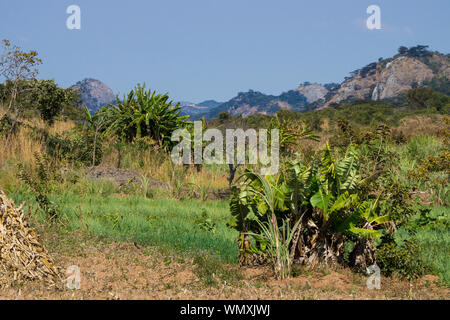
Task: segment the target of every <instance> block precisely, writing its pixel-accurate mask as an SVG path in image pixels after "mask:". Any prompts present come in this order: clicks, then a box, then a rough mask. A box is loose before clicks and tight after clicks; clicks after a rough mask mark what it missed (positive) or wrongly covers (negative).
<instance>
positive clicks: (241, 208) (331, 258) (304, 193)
mask: <svg viewBox="0 0 450 320" xmlns="http://www.w3.org/2000/svg"><path fill="white" fill-rule="evenodd" d="M359 170H360V162H359V154H358V152H357V150H356V149H355V148H354V146H349V148H348V149H347V150H346V152H345V154H344V155H343V156H342V157H341V158H339V159H338V158H336V157H335V155H334V152H333V150H332V149H331V148H330V146H329V144H326V147H325V150H324V151H323V153H322V155H321V157H320V159H317V160H316V161H313V162H312V164H310V165H308V166H306V165H304V164H303V163H302V162H301V160H296V161H294V162H291V163H289V164H288V165H287V167H286V169H285V170H284V171H283V172H282V173H281V174H279V175H278V176H271V175H267V176H265V177H262V176H260V175H258V174H257V173H255V172H252V171H249V170H247V171H246V172H245V173H244V174H243V175H242V176H241V177H240V181H241V183H240V186H239V187H238V186H234V187H233V189H232V197H231V201H230V208H231V214H232V218H231V220H230V222H229V225H230V226H232V227H234V228H236V229H237V230H238V231H239V232H240V233H241V236H240V240H241V241H239V244H240V258H241V262H243V263H245V261H244V260H245V257H246V256H247V255H249V254H253V255H254V254H264V253H265V252H266V251H267V247H268V245H269V244H268V242H270V239H268V237H265V236H264V234H267V229H268V225H269V224H271V223H272V225H273V226H275V228H276V229H280V230H281V229H283V230H285V228H286V222H287V223H288V225H289V226H290V227H292V232H291V231H290V232H282V233H280V235H282V234H289V237H288V238H286V239H284V240H285V241H288V242H289V243H288V245H289V248H290V255H289V259H290V260H291V262H292V261H293V260H298V261H299V262H301V263H305V264H310V265H315V264H321V263H322V262H324V263H326V264H329V263H330V262H343V250H344V242H345V240H346V239H349V238H352V239H359V240H361V243H365V244H367V245H370V244H371V242H372V241H373V240H375V239H377V238H379V237H380V236H382V228H383V226H384V224H386V223H388V222H389V221H390V216H389V215H384V214H381V213H380V209H379V206H378V199H377V198H369V197H367V196H366V197H364V196H363V195H362V194H361V193H360V192H359V187H360V186H361V185H362V184H363V183H364V180H363V179H362V177H361V176H360V174H359ZM274 223H275V224H276V225H275V224H274ZM278 226H281V227H278ZM271 228H272V226H271ZM272 229H273V228H272ZM279 241H283V239H281V240H279ZM285 244H286V243H285ZM356 247H357V246H355V249H356ZM363 251H364V250H363ZM366 251H367V250H366ZM369 251H370V250H369ZM242 257H244V258H242ZM277 263H278V264H279V262H277Z"/></svg>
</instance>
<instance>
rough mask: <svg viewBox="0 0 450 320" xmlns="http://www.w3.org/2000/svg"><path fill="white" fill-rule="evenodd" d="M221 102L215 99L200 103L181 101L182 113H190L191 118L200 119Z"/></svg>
mask: <svg viewBox="0 0 450 320" xmlns="http://www.w3.org/2000/svg"><path fill="white" fill-rule="evenodd" d="M221 104H222V102H217V101H215V100H207V101H203V102H200V103H198V104H195V103H192V102H187V101H180V106H181V109H182V111H181V114H182V115H190V119H191V120H198V119H200V118H201V117H202V116H203V115H204V114H206V113H208V111H209V110H211V109H213V108H216V107H218V106H220V105H221Z"/></svg>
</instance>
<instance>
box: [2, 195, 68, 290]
mask: <svg viewBox="0 0 450 320" xmlns="http://www.w3.org/2000/svg"><path fill="white" fill-rule="evenodd" d="M60 279H61V273H60V271H59V269H58V268H57V267H56V266H55V264H54V263H53V260H52V258H51V257H50V256H49V254H48V253H47V251H46V250H45V249H44V247H43V246H42V245H41V244H40V243H39V241H38V237H37V235H36V233H35V231H34V230H33V229H32V228H31V227H30V226H29V225H28V223H27V221H26V218H25V216H24V212H23V210H22V205H21V206H19V207H16V206H15V205H14V202H13V201H11V200H9V199H8V198H7V197H6V196H5V194H4V193H3V191H1V190H0V287H1V286H3V285H6V284H10V283H15V282H18V281H32V280H40V281H44V282H46V283H48V284H49V285H55V284H57V283H58V282H60Z"/></svg>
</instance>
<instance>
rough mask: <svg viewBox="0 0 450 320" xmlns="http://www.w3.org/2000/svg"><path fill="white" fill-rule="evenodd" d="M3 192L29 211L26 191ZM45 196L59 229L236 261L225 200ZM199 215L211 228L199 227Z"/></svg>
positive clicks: (29, 199) (228, 261) (29, 196)
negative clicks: (53, 207)
mask: <svg viewBox="0 0 450 320" xmlns="http://www.w3.org/2000/svg"><path fill="white" fill-rule="evenodd" d="M9 196H10V197H11V198H12V199H14V201H15V202H16V203H21V202H22V201H26V203H29V204H31V205H32V206H33V209H32V211H33V212H34V211H35V209H36V205H35V204H34V203H35V202H34V199H33V197H32V196H31V195H30V194H27V193H25V194H24V193H12V194H10V195H9ZM50 199H51V201H53V202H54V203H55V204H56V205H57V206H58V207H59V208H60V212H61V213H60V214H61V219H60V221H61V224H62V227H61V228H62V229H65V231H74V230H79V229H81V230H87V231H88V232H89V233H90V234H92V235H94V236H98V237H100V238H110V239H113V240H118V241H134V242H137V243H138V244H141V245H150V246H160V247H163V248H164V247H168V248H170V249H175V250H176V251H181V252H188V253H191V254H193V255H196V254H198V253H200V252H202V253H204V252H206V253H208V254H210V255H213V256H216V257H217V258H218V259H219V260H220V261H222V262H225V263H236V262H237V255H238V249H237V245H236V238H237V232H236V231H235V230H232V229H230V228H228V227H227V226H226V223H227V221H228V219H229V206H228V202H227V201H205V202H202V201H199V200H183V201H177V200H172V199H145V198H142V197H136V196H135V197H114V196H113V197H105V196H101V195H88V196H85V197H83V196H79V195H76V194H73V193H63V194H59V195H52V196H51V197H50ZM205 217H207V218H205ZM38 218H41V219H44V217H43V216H38ZM203 219H207V220H206V222H207V223H210V224H213V225H214V228H213V229H211V228H205V227H204V223H202V221H203ZM42 221H44V220H42Z"/></svg>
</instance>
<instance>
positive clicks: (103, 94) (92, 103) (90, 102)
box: [70, 78, 116, 113]
mask: <svg viewBox="0 0 450 320" xmlns="http://www.w3.org/2000/svg"><path fill="white" fill-rule="evenodd" d="M70 88H71V89H75V90H79V91H80V93H81V102H82V103H83V104H85V105H86V106H87V108H88V109H89V111H90V112H91V113H95V111H97V109H99V108H101V107H103V106H105V105H108V104H110V103H113V102H115V100H116V97H115V95H114V93H113V91H112V90H111V89H110V88H109V87H108V86H107V85H105V84H104V83H103V82H101V81H99V80H96V79H90V78H87V79H84V80H82V81H79V82H77V83H76V84H75V85H73V86H72V87H70Z"/></svg>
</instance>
